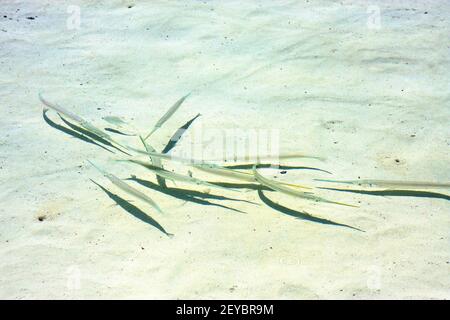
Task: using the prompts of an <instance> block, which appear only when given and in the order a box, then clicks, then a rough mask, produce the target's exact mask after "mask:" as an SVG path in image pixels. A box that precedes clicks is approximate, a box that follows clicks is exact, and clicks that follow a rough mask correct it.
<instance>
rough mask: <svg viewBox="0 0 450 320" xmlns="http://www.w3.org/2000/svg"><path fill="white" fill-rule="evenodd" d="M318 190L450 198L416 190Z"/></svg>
mask: <svg viewBox="0 0 450 320" xmlns="http://www.w3.org/2000/svg"><path fill="white" fill-rule="evenodd" d="M318 189H325V190H332V191H341V192H351V193H359V194H366V195H371V196H383V197H389V196H392V197H415V198H436V199H444V200H447V201H450V196H449V195H447V194H443V193H438V192H430V191H417V190H376V191H369V190H358V189H338V188H325V187H318Z"/></svg>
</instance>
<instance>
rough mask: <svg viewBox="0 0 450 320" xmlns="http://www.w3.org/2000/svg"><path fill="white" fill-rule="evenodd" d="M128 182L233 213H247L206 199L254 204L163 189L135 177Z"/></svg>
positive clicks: (185, 190)
mask: <svg viewBox="0 0 450 320" xmlns="http://www.w3.org/2000/svg"><path fill="white" fill-rule="evenodd" d="M127 180H131V181H135V182H137V183H139V184H140V185H142V186H144V187H147V188H150V189H153V190H155V191H159V192H161V193H164V194H167V195H169V196H172V197H174V198H177V199H180V200H184V201H189V202H193V203H197V204H201V205H207V206H215V207H220V208H224V209H228V210H232V211H235V212H240V213H245V212H244V211H241V210H238V209H234V208H231V207H228V206H225V205H222V204H217V203H213V202H209V201H207V200H204V199H214V200H229V201H241V202H247V203H252V202H250V201H246V200H240V199H233V198H228V197H224V196H218V195H213V194H208V193H204V192H200V191H195V190H189V189H180V188H167V187H162V186H159V185H157V184H156V183H153V182H151V181H148V180H142V179H139V178H137V177H135V176H132V177H131V178H128V179H127ZM252 204H253V203H252Z"/></svg>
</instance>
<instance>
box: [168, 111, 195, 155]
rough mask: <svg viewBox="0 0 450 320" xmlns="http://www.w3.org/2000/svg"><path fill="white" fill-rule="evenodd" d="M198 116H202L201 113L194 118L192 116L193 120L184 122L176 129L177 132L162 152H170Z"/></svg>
mask: <svg viewBox="0 0 450 320" xmlns="http://www.w3.org/2000/svg"><path fill="white" fill-rule="evenodd" d="M198 117H200V113H199V114H197V115H196V116H195V117H194V118H192V119H191V120H189V121H188V122H186V123H185V124H183V125H182V126H181V127H180V128H178V130H177V131H175V133H174V134H173V135H172V137H171V138H170V140H169V141H168V142H167V144H166V146H165V147H164V149H163V150H162V151H161V153H168V152H169V151H170V150H172V149H173V148H174V147H175V145H176V144H177V142H178V141H179V140H180V139H181V137H182V136H183V134H184V133H185V132H186V130H187V129H188V128H189V127H190V126H191V124H192V123H193V122H194V121H195V119H197V118H198Z"/></svg>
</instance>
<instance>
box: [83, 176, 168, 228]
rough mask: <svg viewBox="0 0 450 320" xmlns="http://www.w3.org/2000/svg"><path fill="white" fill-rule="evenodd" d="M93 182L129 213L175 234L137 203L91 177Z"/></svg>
mask: <svg viewBox="0 0 450 320" xmlns="http://www.w3.org/2000/svg"><path fill="white" fill-rule="evenodd" d="M90 180H91V181H92V182H93V183H95V184H96V185H97V186H98V187H99V188H100V189H102V190H103V191H104V192H105V193H106V194H107V195H108V197H110V198H111V199H112V200H113V201H114V202H115V203H116V204H117V205H118V206H119V207H121V208H122V209H124V210H125V211H127V212H128V213H130V214H131V215H132V216H134V217H135V218H137V219H139V220H141V221H143V222H145V223H147V224H150V225H151V226H153V227H155V228H157V229H158V230H159V231H161V232H162V233H164V234H165V235H166V236H169V237H171V236H173V234H171V233H168V232H167V231H166V230H165V229H164V228H163V226H161V225H160V224H159V223H158V222H157V221H156V220H155V219H153V218H152V217H150V216H149V215H148V214H146V213H145V212H144V211H142V210H141V209H139V208H138V207H136V206H135V205H133V204H131V203H130V202H129V201H127V200H125V199H123V198H122V197H119V196H118V195H116V194H114V193H112V192H111V191H109V190H108V189H106V188H105V187H103V186H102V185H100V184H99V183H97V182H95V181H94V180H92V179H90Z"/></svg>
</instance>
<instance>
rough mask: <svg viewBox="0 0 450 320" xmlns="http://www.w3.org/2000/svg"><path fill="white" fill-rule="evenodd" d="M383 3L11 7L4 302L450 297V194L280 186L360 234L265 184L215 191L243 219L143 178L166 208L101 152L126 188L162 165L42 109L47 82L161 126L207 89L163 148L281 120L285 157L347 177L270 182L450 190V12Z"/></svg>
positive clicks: (1, 176)
mask: <svg viewBox="0 0 450 320" xmlns="http://www.w3.org/2000/svg"><path fill="white" fill-rule="evenodd" d="M376 3H377V4H376V5H375V6H374V5H372V4H371V3H369V2H365V1H341V2H337V1H248V2H247V1H245V2H244V1H239V2H238V1H222V2H219V1H190V2H187V1H136V2H133V1H76V0H71V1H37V0H36V1H2V4H1V16H0V29H1V30H0V54H1V57H0V82H1V86H0V97H1V98H0V99H1V104H0V128H1V135H0V183H1V184H0V203H1V206H0V257H1V259H0V298H13V299H28V298H64V299H78V298H231V299H234V298H244V299H246V298H262V299H267V298H277V299H278V298H290V299H307V298H312V299H316V298H350V299H359V298H369V299H379V298H396V299H405V298H438V299H440V298H445V299H448V298H449V297H450V277H449V274H450V272H449V271H450V265H449V263H450V255H449V253H450V251H449V248H450V246H449V230H450V229H449V227H450V215H449V213H450V210H449V209H450V203H449V196H448V190H443V191H442V190H441V191H442V192H443V193H445V192H447V193H446V195H443V196H439V197H411V196H404V197H401V196H370V195H364V194H352V193H333V192H327V193H323V194H324V195H326V196H329V197H331V198H333V199H335V200H339V201H345V202H349V203H354V204H358V205H359V208H348V207H343V206H337V205H332V204H316V203H313V204H306V203H305V201H303V200H301V199H293V198H290V197H288V196H285V195H280V194H278V193H269V192H267V193H266V195H267V196H268V197H270V199H271V200H272V201H274V202H276V203H279V204H280V205H282V206H285V207H287V208H290V209H292V210H302V209H305V210H307V211H308V212H310V213H311V214H314V215H315V216H317V217H321V218H325V219H330V220H333V221H337V222H340V223H344V224H348V225H352V226H355V227H358V228H360V229H362V230H364V231H365V232H358V231H355V230H352V229H349V228H344V227H337V226H333V225H326V224H321V223H316V222H312V221H308V220H303V219H296V218H295V217H293V216H290V215H288V214H285V213H283V212H280V211H277V210H274V209H273V208H270V207H268V206H267V205H265V204H264V203H263V202H261V200H260V199H259V197H258V194H257V192H255V191H250V192H242V193H240V194H237V193H233V192H228V191H223V190H220V189H217V190H211V194H217V195H224V196H227V197H236V198H239V199H243V200H247V201H252V202H255V203H257V205H254V204H250V203H246V202H236V201H228V200H220V199H209V200H208V199H207V200H208V201H209V202H211V203H212V204H219V205H223V206H227V207H232V208H234V209H239V210H241V211H244V212H245V213H239V212H236V211H232V210H229V209H227V208H223V207H218V206H214V205H204V204H198V203H194V202H192V201H183V200H180V199H176V198H174V197H171V196H169V195H166V194H163V193H160V192H157V191H154V190H150V189H146V188H143V187H141V186H139V185H138V184H136V183H133V182H130V183H133V185H134V186H136V187H137V188H140V190H143V191H145V192H146V193H147V194H148V195H149V196H151V197H152V198H153V199H154V200H155V201H156V202H157V203H158V204H159V205H160V206H161V207H162V208H163V210H164V211H165V213H164V214H158V213H156V212H155V211H154V210H153V209H152V208H151V207H149V206H148V205H146V204H144V203H141V202H139V201H138V200H134V199H131V198H130V197H128V196H127V195H124V194H123V193H121V191H120V190H118V189H117V188H115V187H114V185H112V184H111V183H110V182H109V181H108V180H106V179H105V178H104V177H102V176H101V175H100V174H99V173H98V172H97V171H95V169H93V168H92V167H91V166H89V165H88V163H87V162H86V160H87V159H94V160H95V161H96V162H97V163H99V164H101V165H102V166H103V167H104V168H107V169H108V170H109V171H111V172H113V173H114V174H116V175H117V176H119V177H120V178H122V179H124V178H129V177H130V175H131V174H136V175H137V176H139V177H141V178H143V179H146V180H149V181H153V182H154V181H155V178H154V176H153V175H152V174H150V173H148V171H145V169H141V168H137V167H131V166H129V165H126V164H123V163H114V162H111V161H108V159H110V158H111V155H112V154H111V153H108V152H105V151H104V150H102V149H100V148H99V147H97V146H95V145H92V144H87V143H85V142H83V141H81V140H79V139H76V138H73V137H71V136H69V135H67V134H64V133H63V132H61V131H59V130H55V129H54V128H52V127H50V126H49V125H48V124H46V123H45V121H44V120H43V118H42V107H43V106H42V104H41V103H40V102H39V100H38V93H39V92H42V93H43V95H44V96H45V97H46V98H47V99H48V100H50V101H54V102H58V103H59V104H60V105H62V106H64V107H66V108H67V109H70V110H72V111H73V112H75V113H76V114H78V115H80V116H82V117H84V118H86V119H88V120H90V121H92V122H93V123H95V124H98V125H101V118H102V117H104V116H108V115H116V116H121V117H123V118H125V119H127V120H129V121H131V122H133V124H134V125H135V126H136V127H138V128H141V129H143V131H147V130H144V129H150V128H151V126H152V125H153V124H154V123H155V121H156V120H157V119H158V118H159V117H160V116H161V115H162V114H163V113H164V111H165V110H166V109H167V108H168V107H169V106H170V105H172V104H173V103H174V102H175V101H176V100H177V99H179V98H180V97H181V96H183V95H185V94H186V93H188V92H192V94H191V96H190V97H189V98H188V99H187V100H186V101H185V103H184V104H183V105H182V107H181V109H180V110H179V111H178V112H177V113H176V114H175V115H174V116H173V117H172V118H171V119H170V120H169V121H168V122H167V123H166V124H165V125H164V127H163V128H162V129H161V130H159V131H157V132H156V133H155V135H154V136H153V137H152V138H151V139H152V144H153V145H154V147H155V148H156V149H161V148H162V147H163V146H164V144H165V142H166V141H167V139H168V138H169V137H170V136H171V135H172V133H173V132H174V130H175V129H176V128H178V127H179V126H180V125H182V124H183V123H184V122H186V121H187V120H189V119H190V118H192V117H193V116H195V115H196V114H197V113H201V114H202V116H201V118H200V119H201V120H199V121H198V122H196V123H195V124H194V125H193V127H199V126H202V127H203V128H206V129H208V128H209V129H223V128H226V129H232V128H240V129H244V130H248V129H255V130H267V129H277V130H279V134H280V135H279V139H280V140H279V141H280V148H281V151H282V152H286V153H294V152H303V153H306V154H318V155H322V156H325V157H326V158H327V160H326V161H325V162H317V161H314V160H306V159H303V160H301V161H297V162H293V161H292V160H290V162H289V163H297V164H298V163H301V164H303V165H308V166H319V167H321V168H323V169H326V170H329V171H331V172H332V173H333V175H332V176H329V175H327V174H324V173H320V172H315V173H314V172H307V171H305V170H297V171H289V172H288V173H287V174H285V175H280V171H279V170H278V171H277V170H271V171H270V170H262V169H261V171H260V173H261V174H263V175H265V176H266V177H269V178H273V176H276V177H277V178H276V179H278V180H285V181H289V182H293V183H299V181H302V179H305V177H307V176H309V177H313V178H314V177H315V178H333V179H357V178H358V177H361V178H366V179H367V178H371V179H396V180H425V181H435V182H445V181H449V180H450V172H449V159H450V154H449V145H450V129H449V122H450V100H449V98H450V90H449V83H450V82H449V80H450V79H449V75H450V68H449V43H448V39H449V38H448V36H449V34H450V27H449V26H450V24H449V22H450V21H449V19H450V3H449V2H447V1H376ZM78 9H79V18H80V19H79V20H78ZM78 22H79V24H78ZM48 116H49V117H50V118H51V119H52V120H53V121H55V122H57V123H61V122H60V121H59V119H58V117H57V116H56V115H55V114H54V113H51V112H49V113H48ZM182 143H183V141H181V142H180V144H182ZM177 148H178V147H177ZM182 173H186V172H182ZM194 174H195V173H194ZM90 179H93V180H95V181H96V182H98V183H100V184H102V185H103V186H105V187H106V188H107V189H108V190H110V191H111V192H113V193H114V194H117V195H120V196H121V197H123V198H125V199H127V200H130V201H132V202H131V203H132V204H133V205H135V206H137V207H139V208H140V209H142V210H143V211H144V212H146V213H148V214H150V215H151V216H152V217H153V218H155V219H156V220H157V221H158V222H159V223H160V224H161V225H163V226H164V228H166V230H167V231H168V232H170V233H173V234H174V236H173V237H167V236H165V235H164V234H163V233H161V232H160V231H158V230H157V229H156V228H154V227H153V226H152V225H150V224H148V223H145V222H143V221H141V220H139V219H137V218H136V217H134V216H132V215H131V214H129V213H128V212H127V211H125V210H123V209H122V208H120V207H119V206H117V205H114V202H113V201H112V199H110V198H109V197H108V196H107V195H106V194H105V193H104V192H103V191H102V190H101V189H100V188H99V187H97V186H96V185H94V184H93V183H92V182H91V181H90ZM273 179H275V178H273ZM219 180H220V178H219ZM169 186H171V187H174V186H173V185H172V184H171V183H170V182H169ZM176 187H178V188H193V189H194V190H199V191H202V188H195V187H192V186H189V185H185V184H183V183H179V184H177V185H176ZM40 220H42V221H40Z"/></svg>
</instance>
